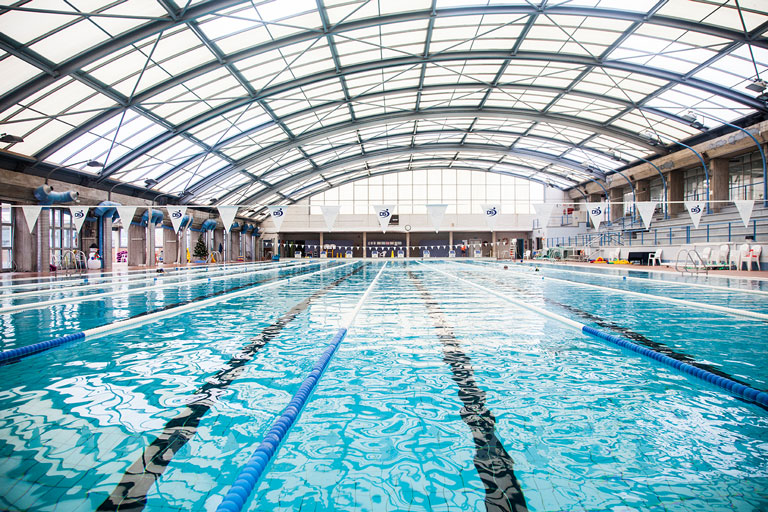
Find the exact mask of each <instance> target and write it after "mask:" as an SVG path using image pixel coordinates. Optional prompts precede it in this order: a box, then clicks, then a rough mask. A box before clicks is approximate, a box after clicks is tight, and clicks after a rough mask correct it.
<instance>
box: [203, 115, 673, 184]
mask: <svg viewBox="0 0 768 512" xmlns="http://www.w3.org/2000/svg"><path fill="white" fill-rule="evenodd" d="M446 117H448V118H475V117H480V118H501V119H509V118H515V119H524V120H529V121H545V122H548V123H553V124H560V125H564V126H572V127H574V128H580V129H582V130H585V131H590V132H598V133H604V134H606V135H610V136H612V137H616V138H619V139H621V140H624V141H627V142H630V143H632V144H635V145H642V147H644V148H648V149H649V151H658V150H659V149H658V148H654V146H652V145H651V144H650V142H649V141H648V140H647V139H646V140H642V139H640V137H636V136H634V135H630V136H628V134H627V133H625V132H623V131H620V130H617V129H614V128H605V127H603V126H601V125H600V124H599V123H595V122H592V121H587V120H580V119H576V118H570V117H569V116H562V115H559V114H547V115H541V114H538V113H537V112H535V111H521V110H516V109H498V108H486V109H483V110H477V109H475V108H470V107H453V108H452V107H445V108H439V109H438V108H431V109H428V110H426V111H422V112H398V113H394V114H380V115H377V116H371V117H368V118H364V119H358V120H357V121H354V122H352V121H350V122H346V123H338V124H336V125H332V126H330V127H327V128H319V129H317V130H314V131H312V132H308V133H307V134H303V135H301V136H300V137H297V138H296V139H295V140H292V141H286V142H282V143H277V144H274V145H272V146H270V147H269V148H266V149H263V150H259V151H256V152H254V153H252V154H251V155H247V156H245V157H243V158H242V159H240V160H239V161H238V162H236V163H234V164H232V165H229V166H226V167H224V168H222V169H220V170H218V171H216V172H214V173H212V174H211V175H210V176H208V177H206V178H203V179H202V180H200V181H199V182H197V183H195V184H193V185H192V186H191V187H190V188H189V190H190V191H191V192H194V193H199V192H200V191H202V190H204V189H205V188H207V187H208V186H210V185H212V184H213V183H215V182H217V181H219V180H221V179H225V178H226V177H228V176H231V175H232V174H234V173H236V172H239V171H241V170H244V169H246V168H248V167H252V166H254V165H256V164H258V163H259V162H261V161H263V160H265V159H267V158H271V157H275V156H277V155H279V154H281V153H285V152H287V151H290V150H291V149H295V148H297V147H298V146H301V145H304V144H308V143H311V142H314V141H316V140H320V139H323V138H326V137H333V136H335V135H338V134H342V133H346V132H350V131H354V130H358V129H361V128H368V127H372V126H380V125H383V124H387V123H392V122H404V121H413V120H417V119H435V118H446ZM637 139H640V142H638V140H637Z"/></svg>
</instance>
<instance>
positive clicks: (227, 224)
mask: <svg viewBox="0 0 768 512" xmlns="http://www.w3.org/2000/svg"><path fill="white" fill-rule="evenodd" d="M216 209H217V210H219V217H221V222H223V223H224V230H225V231H226V232H227V233H229V230H230V229H232V222H234V220H235V215H237V206H217V207H216Z"/></svg>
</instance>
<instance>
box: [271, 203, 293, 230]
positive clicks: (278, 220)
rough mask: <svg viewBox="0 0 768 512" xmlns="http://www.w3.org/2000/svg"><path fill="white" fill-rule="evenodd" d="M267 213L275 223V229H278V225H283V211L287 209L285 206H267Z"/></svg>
mask: <svg viewBox="0 0 768 512" xmlns="http://www.w3.org/2000/svg"><path fill="white" fill-rule="evenodd" d="M267 208H268V209H269V214H270V215H271V216H272V222H274V223H275V229H276V230H277V231H280V226H282V225H283V221H284V220H285V213H286V212H287V211H288V207H287V206H267Z"/></svg>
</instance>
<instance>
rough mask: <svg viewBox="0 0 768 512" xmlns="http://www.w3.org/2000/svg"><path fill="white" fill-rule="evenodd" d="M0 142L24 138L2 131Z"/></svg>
mask: <svg viewBox="0 0 768 512" xmlns="http://www.w3.org/2000/svg"><path fill="white" fill-rule="evenodd" d="M0 142H7V143H10V144H12V143H15V142H24V139H23V138H21V137H19V136H18V135H11V134H10V133H4V134H2V135H0Z"/></svg>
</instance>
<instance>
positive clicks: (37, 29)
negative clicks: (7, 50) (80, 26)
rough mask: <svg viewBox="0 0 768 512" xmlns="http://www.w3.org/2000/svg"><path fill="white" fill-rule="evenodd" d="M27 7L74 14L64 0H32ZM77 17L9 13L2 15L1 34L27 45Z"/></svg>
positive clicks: (0, 21)
mask: <svg viewBox="0 0 768 512" xmlns="http://www.w3.org/2000/svg"><path fill="white" fill-rule="evenodd" d="M24 6H25V7H30V8H33V9H34V8H38V9H51V10H58V11H65V12H72V7H70V6H69V5H67V4H66V3H65V2H64V1H62V0H32V1H31V2H27V3H25V4H24ZM77 20H78V17H77V16H67V15H62V14H48V13H32V12H23V11H7V12H4V13H3V14H2V15H0V32H2V33H3V34H5V35H6V36H8V37H10V38H12V39H13V40H15V41H18V42H19V43H23V44H27V43H29V42H30V41H33V40H35V39H37V38H39V37H42V36H44V35H45V34H47V33H49V32H51V31H53V30H56V29H57V28H59V27H62V26H64V25H66V24H68V23H71V22H74V21H77Z"/></svg>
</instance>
